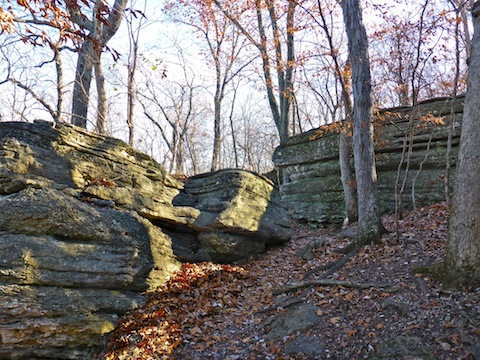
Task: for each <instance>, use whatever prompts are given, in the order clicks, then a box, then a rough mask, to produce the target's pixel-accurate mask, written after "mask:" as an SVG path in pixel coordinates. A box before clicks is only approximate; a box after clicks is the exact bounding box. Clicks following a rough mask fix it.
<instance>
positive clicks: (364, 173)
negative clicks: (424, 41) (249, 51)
mask: <svg viewBox="0 0 480 360" xmlns="http://www.w3.org/2000/svg"><path fill="white" fill-rule="evenodd" d="M342 10H343V17H344V22H345V30H346V33H347V38H348V50H349V55H350V59H351V60H352V90H353V102H354V103H353V149H354V158H355V175H356V180H357V196H358V235H357V243H358V244H365V243H371V242H373V243H379V242H380V240H381V235H382V230H383V226H382V222H381V217H380V209H379V205H378V189H377V172H376V168H375V151H374V149H373V124H372V119H371V112H372V100H371V88H372V87H371V76H370V59H369V56H368V40H367V33H366V31H365V27H364V25H363V23H362V12H361V9H360V3H359V0H343V1H342Z"/></svg>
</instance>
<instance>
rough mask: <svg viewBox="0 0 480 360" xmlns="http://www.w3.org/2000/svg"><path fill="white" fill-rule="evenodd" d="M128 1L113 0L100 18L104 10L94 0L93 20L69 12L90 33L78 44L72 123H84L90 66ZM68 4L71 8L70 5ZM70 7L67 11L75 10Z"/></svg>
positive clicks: (113, 31) (99, 0) (106, 41)
mask: <svg viewBox="0 0 480 360" xmlns="http://www.w3.org/2000/svg"><path fill="white" fill-rule="evenodd" d="M127 2H128V0H115V3H114V4H113V6H112V9H111V11H110V13H109V14H108V19H106V20H104V19H103V18H102V17H103V14H102V12H103V11H104V3H103V1H102V0H96V1H95V6H94V9H93V15H92V20H88V19H86V17H78V16H75V12H73V13H72V12H71V14H72V20H73V21H75V22H77V24H80V23H81V24H82V26H83V27H85V28H87V29H90V34H89V36H88V37H87V38H86V39H85V41H84V42H83V44H82V46H81V48H80V52H79V54H78V60H77V68H76V71H75V83H74V85H73V102H72V124H74V125H77V126H81V127H84V128H86V127H87V119H88V103H89V99H90V85H91V83H92V72H93V68H94V66H95V63H96V60H98V59H99V58H100V56H101V52H102V49H103V48H104V47H105V45H106V44H107V43H108V41H109V40H110V39H111V38H112V36H113V35H115V33H116V32H117V30H118V28H119V27H120V23H121V22H122V18H123V13H124V10H125V7H126V5H127ZM69 3H70V1H67V4H69ZM71 8H72V9H74V8H73V7H71ZM71 8H69V11H74V10H72V9H71Z"/></svg>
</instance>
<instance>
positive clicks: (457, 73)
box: [445, 1, 470, 208]
mask: <svg viewBox="0 0 480 360" xmlns="http://www.w3.org/2000/svg"><path fill="white" fill-rule="evenodd" d="M450 3H451V4H452V5H453V7H454V8H455V15H456V20H457V21H456V22H455V79H454V80H453V94H452V107H451V109H450V124H449V126H448V137H447V152H446V155H445V157H446V159H445V201H446V203H447V206H448V207H449V208H450V206H451V205H452V191H451V188H450V183H451V169H452V155H451V153H452V137H453V131H454V129H455V105H456V102H457V101H456V100H457V91H458V82H459V79H460V24H459V20H460V19H459V17H460V13H461V14H462V17H463V16H466V11H465V6H464V5H460V4H458V1H450ZM466 29H467V31H468V26H467V28H466ZM467 35H468V34H465V36H467ZM467 55H468V56H470V49H467Z"/></svg>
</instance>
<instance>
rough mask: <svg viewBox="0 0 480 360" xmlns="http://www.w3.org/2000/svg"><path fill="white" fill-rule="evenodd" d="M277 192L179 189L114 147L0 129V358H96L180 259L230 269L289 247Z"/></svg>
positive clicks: (221, 179) (75, 133)
mask: <svg viewBox="0 0 480 360" xmlns="http://www.w3.org/2000/svg"><path fill="white" fill-rule="evenodd" d="M273 190H274V187H273V184H272V183H271V182H270V181H269V180H267V179H266V178H263V177H261V176H259V175H256V174H252V173H248V172H242V171H238V170H229V171H222V172H218V173H213V174H210V175H204V176H199V177H196V178H193V179H191V180H189V181H188V182H187V184H183V183H182V182H180V181H178V180H176V179H174V178H173V177H171V176H169V175H168V174H167V173H166V172H165V171H164V170H163V168H162V167H160V166H159V165H158V164H157V163H156V162H155V161H154V160H153V159H151V158H150V157H148V156H146V155H144V154H142V153H140V152H137V151H135V150H133V149H132V148H130V147H128V146H127V145H126V144H125V143H124V142H122V141H119V140H115V139H112V138H108V137H104V136H99V135H95V134H91V133H89V132H87V131H84V130H82V129H79V128H76V127H73V126H70V125H67V124H59V125H58V126H57V127H56V128H53V127H52V126H51V124H49V123H46V122H37V123H34V124H27V123H0V253H1V254H2V258H1V260H0V358H2V359H19V358H21V359H37V358H38V359H40V358H41V359H45V358H52V359H55V358H58V359H92V358H94V354H95V352H96V350H98V348H99V346H101V344H102V341H103V339H104V335H105V334H107V333H108V332H109V331H111V330H112V329H113V328H114V326H115V324H116V322H117V320H118V317H119V316H120V315H121V314H123V313H125V312H126V311H128V310H131V309H133V308H135V307H137V306H138V304H139V302H141V301H142V296H141V292H143V291H145V290H147V289H149V288H152V287H155V286H158V285H159V284H162V283H163V282H164V281H165V280H166V279H167V278H168V277H169V276H170V274H171V273H172V272H173V271H175V270H177V269H178V268H179V266H180V263H179V261H178V260H177V258H178V259H180V260H189V261H192V260H216V261H233V260H236V259H239V258H242V257H245V256H247V255H250V254H252V253H255V252H261V251H263V250H264V249H265V247H266V246H267V245H268V244H279V243H282V242H284V241H287V240H288V239H289V237H290V235H289V234H290V223H289V219H288V216H287V214H286V211H285V210H284V209H283V208H281V207H280V206H279V205H278V203H276V202H275V199H274V195H273V194H274V191H273ZM174 252H175V253H174Z"/></svg>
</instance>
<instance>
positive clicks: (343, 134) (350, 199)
mask: <svg viewBox="0 0 480 360" xmlns="http://www.w3.org/2000/svg"><path fill="white" fill-rule="evenodd" d="M317 4H318V12H319V15H320V19H321V20H322V23H321V27H322V29H323V31H324V32H325V35H326V37H327V40H328V45H329V47H330V56H331V57H332V59H333V63H334V65H335V73H336V75H337V79H338V81H339V82H340V86H341V90H342V99H343V105H344V107H345V125H344V128H343V129H341V130H340V143H339V151H338V155H339V162H340V178H341V180H342V187H343V194H344V195H343V196H344V201H345V216H346V219H345V220H347V219H348V220H347V222H355V221H357V220H358V201H357V194H356V191H357V188H356V183H355V179H354V174H353V170H352V166H351V165H350V151H351V148H352V140H351V138H350V136H349V134H348V133H349V132H350V130H349V126H351V124H352V114H353V104H352V99H351V94H350V86H349V85H350V84H349V81H348V79H347V78H346V76H345V75H344V73H345V72H344V71H342V67H341V66H340V62H339V59H338V51H337V49H335V46H334V43H333V38H332V34H331V33H330V31H329V28H328V26H327V20H326V18H325V15H324V13H323V10H322V5H321V3H320V1H319V0H318V1H317ZM346 66H347V67H348V66H351V64H350V61H348V62H347V65H346Z"/></svg>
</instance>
